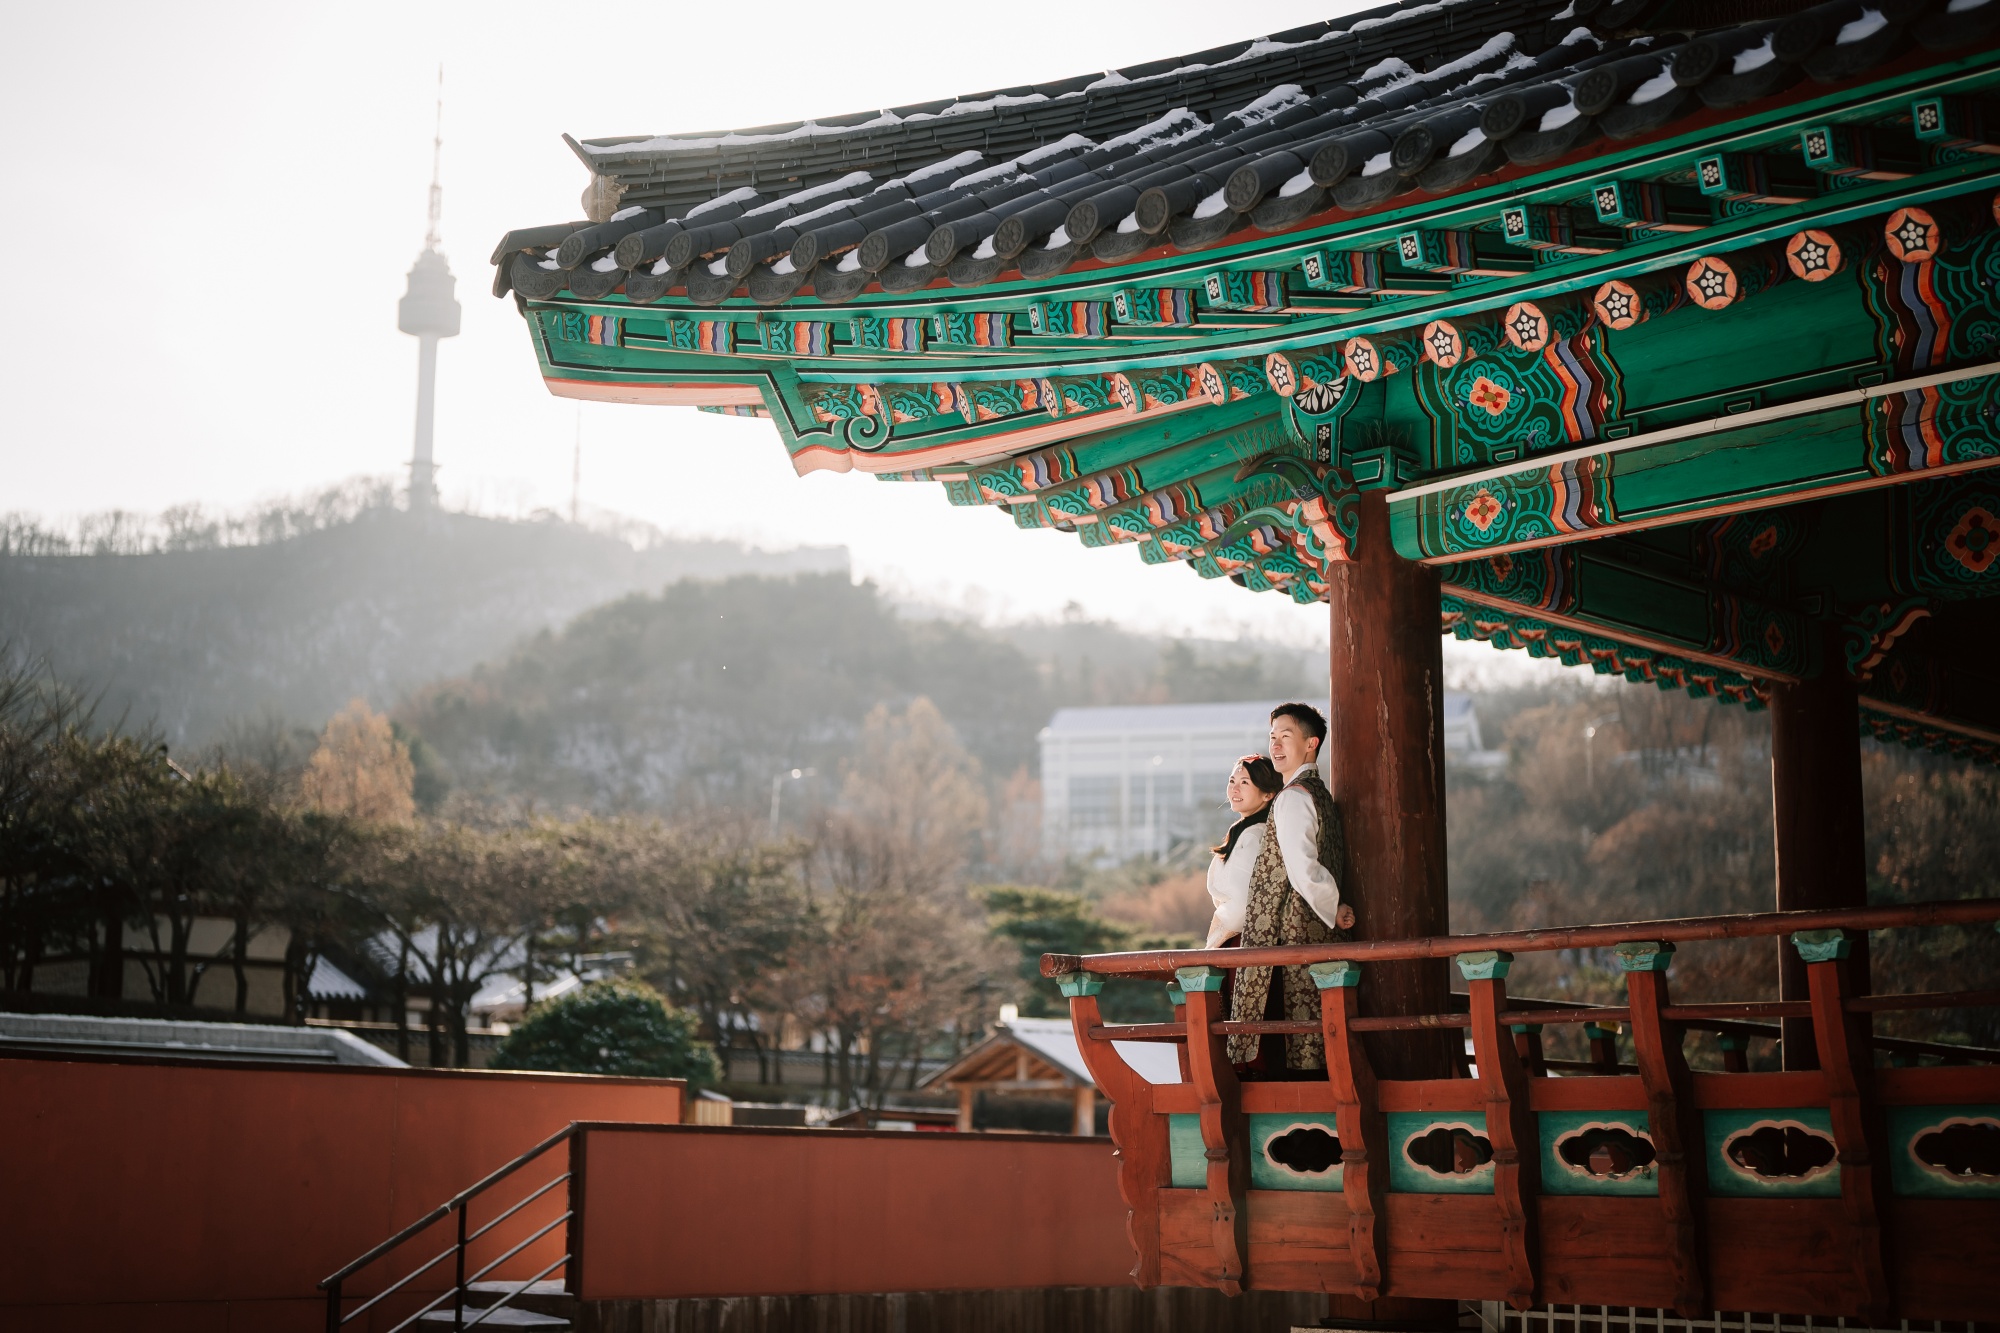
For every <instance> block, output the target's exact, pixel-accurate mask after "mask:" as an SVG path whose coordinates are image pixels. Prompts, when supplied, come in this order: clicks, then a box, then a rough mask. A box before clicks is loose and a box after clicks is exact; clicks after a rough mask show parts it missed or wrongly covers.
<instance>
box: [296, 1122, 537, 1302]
mask: <svg viewBox="0 0 2000 1333" xmlns="http://www.w3.org/2000/svg"><path fill="white" fill-rule="evenodd" d="M575 1134H576V1126H575V1125H574V1124H570V1125H566V1126H564V1127H563V1128H562V1129H560V1130H558V1131H556V1132H555V1133H554V1134H551V1135H550V1136H549V1137H548V1138H546V1139H543V1140H542V1141H541V1142H540V1143H538V1144H536V1145H535V1146H534V1147H532V1148H530V1149H528V1151H526V1152H524V1153H522V1154H521V1155H520V1156H519V1157H516V1158H515V1159H514V1160H513V1161H511V1162H509V1163H507V1164H506V1165H505V1166H503V1167H501V1168H500V1169H499V1170H497V1171H494V1172H493V1173H491V1174H490V1175H488V1176H486V1177H484V1178H482V1179H481V1180H479V1181H478V1182H477V1183H475V1184H473V1185H471V1186H470V1187H468V1188H467V1189H465V1190H462V1191H460V1192H459V1193H458V1194H455V1195H453V1196H452V1197H451V1198H450V1199H448V1200H446V1201H445V1202H444V1203H441V1204H439V1205H438V1206H437V1207H436V1208H433V1209H431V1211H430V1212H428V1213H425V1214H424V1215H423V1216H422V1217H420V1218H418V1219H417V1220H416V1221H414V1222H412V1223H410V1225H408V1226H406V1227H404V1228H403V1229H402V1230H401V1231H398V1232H397V1233H396V1234H395V1235H393V1236H391V1237H389V1239H387V1240H385V1241H383V1242H382V1243H381V1244H380V1245H377V1246H376V1247H375V1248H374V1249H372V1250H369V1251H368V1252H367V1253H366V1254H364V1255H362V1256H361V1257H360V1258H358V1259H356V1260H354V1261H353V1262H352V1263H349V1264H348V1265H346V1266H345V1267H343V1268H341V1269H340V1270H339V1271H337V1272H335V1273H333V1274H332V1275H331V1276H329V1277H326V1278H324V1279H322V1280H321V1281H320V1284H319V1285H320V1288H321V1289H322V1290H324V1291H325V1292H326V1333H340V1330H341V1329H342V1328H343V1327H345V1326H346V1325H347V1324H348V1323H349V1322H350V1321H352V1320H355V1319H358V1318H360V1317H361V1316H362V1315H364V1314H366V1313H368V1311H370V1310H372V1309H374V1308H375V1307H376V1306H377V1305H380V1304H381V1303H382V1302H383V1301H385V1300H387V1299H388V1298H389V1297H391V1296H393V1295H395V1294H396V1293H397V1292H399V1291H401V1290H403V1289H404V1288H405V1287H407V1286H409V1284H410V1283H412V1282H414V1281H416V1280H417V1279H418V1278H419V1277H421V1276H423V1275H424V1274H425V1273H428V1272H430V1271H431V1270H432V1269H434V1268H436V1267H437V1266H438V1265H439V1264H441V1263H443V1262H444V1261H445V1260H446V1259H452V1260H454V1261H455V1266H454V1269H453V1274H452V1283H451V1286H449V1287H447V1288H446V1289H445V1290H443V1291H441V1292H439V1293H438V1294H437V1295H436V1296H434V1297H432V1298H431V1299H430V1300H429V1301H428V1302H426V1303H425V1304H424V1305H423V1306H422V1307H421V1308H419V1309H418V1310H416V1311H415V1312H414V1313H413V1314H411V1315H409V1316H408V1317H407V1318H405V1319H403V1320H402V1321H401V1322H399V1323H397V1324H396V1325H394V1326H393V1327H392V1328H391V1329H389V1330H388V1333H401V1330H403V1329H407V1328H409V1327H411V1326H412V1325H414V1324H416V1323H417V1321H419V1320H420V1319H422V1318H423V1317H424V1316H425V1315H427V1314H429V1313H431V1312H432V1311H433V1310H436V1309H437V1308H438V1307H439V1306H440V1305H442V1304H444V1303H445V1302H446V1301H451V1302H452V1325H451V1326H452V1327H453V1328H454V1329H468V1328H475V1327H477V1326H478V1325H479V1324H481V1323H483V1322H485V1320H486V1319H487V1317H488V1316H490V1315H492V1314H493V1312H494V1311H496V1310H498V1309H500V1308H501V1307H503V1306H505V1305H507V1304H508V1303H509V1302H511V1301H512V1300H514V1298H515V1297H517V1296H520V1295H521V1294H522V1293H523V1292H526V1291H527V1290H528V1289H529V1288H530V1287H532V1286H534V1284H535V1283H537V1282H540V1281H542V1280H543V1279H544V1278H546V1277H548V1276H549V1274H551V1273H553V1272H555V1271H556V1269H558V1268H561V1267H562V1266H563V1265H564V1264H567V1263H568V1262H569V1261H570V1255H571V1251H572V1248H573V1247H571V1246H570V1245H568V1244H565V1245H564V1246H563V1255H562V1257H561V1258H559V1259H557V1260H556V1261H555V1262H553V1263H551V1264H549V1265H547V1266H546V1267H544V1268H543V1269H542V1270H541V1271H540V1272H539V1273H536V1274H535V1275H534V1276H533V1277H531V1278H528V1279H527V1280H525V1281H523V1282H519V1283H517V1284H516V1285H515V1286H514V1287H513V1288H512V1289H511V1290H509V1291H507V1292H505V1293H503V1294H502V1295H501V1297H500V1299H499V1300H497V1301H494V1302H493V1303H492V1304H491V1305H489V1306H487V1307H486V1308H484V1309H481V1310H473V1311H470V1312H469V1313H470V1315H471V1318H467V1314H468V1311H467V1310H466V1308H465V1298H466V1295H467V1293H468V1292H470V1291H471V1290H472V1287H473V1284H474V1283H477V1282H479V1281H481V1280H483V1279H484V1278H485V1277H486V1275H487V1274H489V1273H491V1272H493V1271H494V1270H495V1269H497V1268H499V1267H500V1265H502V1264H504V1263H506V1262H507V1261H508V1260H509V1259H512V1258H514V1257H515V1256H516V1255H518V1254H520V1253H521V1252H522V1251H523V1250H525V1249H527V1248H528V1247H529V1246H530V1245H533V1244H534V1243H535V1242H536V1241H538V1240H540V1239H542V1237H544V1236H546V1235H548V1234H549V1233H550V1232H552V1231H554V1230H555V1229H556V1228H557V1227H559V1226H562V1227H566V1226H567V1225H568V1223H569V1221H570V1219H571V1218H572V1217H573V1216H575V1207H574V1202H575V1195H574V1192H572V1193H571V1194H570V1195H569V1196H568V1198H566V1199H565V1205H566V1206H565V1207H564V1208H563V1211H562V1212H561V1214H559V1215H558V1216H557V1217H555V1218H554V1219H553V1220H551V1221H549V1222H547V1223H545V1224H544V1225H542V1226H541V1227H538V1228H537V1229H536V1230H535V1231H534V1232H533V1233H531V1234H530V1235H529V1236H528V1237H527V1238H526V1239H524V1240H521V1241H518V1242H516V1243H515V1244H514V1245H513V1246H511V1247H510V1248H509V1249H508V1250H507V1251H506V1252H505V1253H503V1254H501V1255H500V1256H499V1257H498V1258H497V1259H493V1260H491V1261H490V1262H488V1263H486V1264H484V1265H482V1266H481V1267H479V1268H478V1269H477V1270H475V1271H473V1272H471V1273H467V1272H466V1266H467V1262H468V1255H469V1254H470V1252H471V1248H472V1246H473V1244H474V1243H475V1242H477V1241H478V1240H480V1239H481V1238H482V1237H484V1236H485V1235H486V1234H487V1233H489V1232H491V1231H492V1230H493V1229H494V1228H495V1227H497V1226H499V1225H500V1224H501V1223H502V1222H505V1221H507V1220H508V1219H509V1218H511V1217H513V1216H514V1215H515V1214H517V1213H519V1212H520V1211H521V1210H522V1209H523V1208H526V1207H528V1206H529V1205H530V1204H532V1203H534V1202H535V1201H536V1200H538V1199H540V1198H542V1197H543V1196H544V1195H546V1194H548V1193H549V1192H550V1191H551V1190H553V1189H555V1188H556V1187H557V1186H560V1185H567V1184H569V1183H570V1178H571V1171H570V1168H569V1164H568V1162H567V1161H565V1162H564V1163H563V1169H562V1171H560V1172H559V1173H557V1174H556V1175H555V1176H553V1177H552V1178H550V1179H549V1180H547V1181H545V1182H543V1183H542V1184H540V1185H538V1186H536V1187H534V1188H533V1189H531V1190H529V1192H528V1193H526V1194H525V1195H523V1196H521V1197H520V1198H519V1199H516V1200H515V1201H514V1202H513V1204H511V1205H510V1206H508V1207H507V1208H506V1209H505V1210H504V1211H502V1212H501V1213H500V1214H499V1215H498V1216H496V1217H494V1218H492V1219H491V1220H490V1221H487V1222H485V1223H483V1224H481V1225H480V1226H479V1227H478V1228H477V1229H474V1228H473V1227H472V1225H471V1220H470V1215H471V1207H472V1201H473V1200H474V1199H476V1198H478V1197H479V1196H480V1195H482V1194H484V1193H486V1191H488V1190H490V1189H492V1188H493V1187H494V1186H496V1185H498V1184H499V1183H500V1182H501V1181H503V1180H506V1179H507V1178H508V1177H510V1176H512V1175H514V1174H515V1173H516V1172H518V1171H520V1170H522V1169H523V1168H525V1167H527V1166H529V1165H530V1164H531V1163H533V1162H535V1161H537V1160H539V1159H540V1158H541V1157H542V1156H543V1155H544V1154H546V1153H548V1152H550V1151H552V1150H553V1149H554V1148H555V1147H556V1146H557V1145H559V1144H564V1143H567V1142H568V1141H569V1140H570V1139H571V1138H572V1137H574V1136H575ZM450 1217H455V1218H456V1219H457V1227H456V1231H455V1234H454V1236H453V1239H452V1241H451V1243H450V1244H449V1245H447V1246H446V1247H445V1248H444V1249H442V1250H439V1251H438V1252H437V1253H436V1254H433V1255H432V1256H431V1257H430V1258H429V1259H426V1260H425V1261H424V1262H423V1263H421V1264H419V1265H418V1266H417V1267H415V1268H413V1269H411V1270H410V1271H409V1272H408V1273H405V1274H404V1275H403V1276H402V1277H400V1278H397V1279H396V1280H395V1281H394V1282H392V1283H390V1284H389V1285H388V1286H386V1287H384V1288H383V1289H382V1290H381V1291H378V1292H376V1293H375V1294H374V1295H373V1296H370V1297H369V1298H368V1299H367V1300H365V1301H363V1302H362V1303H361V1304H360V1305H357V1306H356V1307H355V1308H354V1309H352V1310H348V1311H346V1312H344V1313H343V1312H342V1310H341V1302H342V1288H343V1286H344V1285H345V1284H346V1282H347V1280H348V1279H349V1278H351V1277H352V1276H353V1275H354V1274H356V1273H358V1272H360V1271H361V1270H362V1269H363V1268H366V1267H368V1266H369V1265H370V1264H372V1263H374V1262H375V1261H377V1260H378V1259H382V1258H384V1257H385V1256H387V1255H389V1254H391V1253H394V1252H395V1251H397V1250H399V1249H401V1248H402V1247H403V1246H404V1245H406V1244H408V1243H410V1242H412V1241H415V1240H416V1239H417V1238H418V1237H420V1236H422V1235H424V1234H425V1233H427V1232H429V1231H430V1229H431V1228H432V1227H434V1226H436V1225H437V1224H438V1223H440V1222H442V1221H444V1220H445V1219H446V1218H450ZM568 1234H569V1233H568V1232H565V1239H567V1236H568Z"/></svg>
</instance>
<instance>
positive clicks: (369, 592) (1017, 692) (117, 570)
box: [0, 491, 1324, 810]
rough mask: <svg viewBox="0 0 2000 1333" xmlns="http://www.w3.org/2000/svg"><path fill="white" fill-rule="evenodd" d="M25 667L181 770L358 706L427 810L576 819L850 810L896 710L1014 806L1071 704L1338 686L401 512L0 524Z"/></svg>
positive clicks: (836, 569)
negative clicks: (149, 735) (1007, 789)
mask: <svg viewBox="0 0 2000 1333" xmlns="http://www.w3.org/2000/svg"><path fill="white" fill-rule="evenodd" d="M332 494H333V493H331V492H329V493H328V495H329V496H331V495H332ZM0 646H4V649H5V650H6V651H8V652H11V653H13V654H14V655H16V656H18V657H23V658H33V659H42V660H45V661H46V662H47V663H48V665H49V666H50V667H51V668H52V669H53V671H54V672H55V674H57V675H58V676H59V677H60V678H62V679H64V680H65V681H67V682H68V683H70V684H71V685H73V686H75V687H77V688H79V689H81V690H83V691H85V692H86V693H89V694H93V695H96V696H97V697H98V699H99V705H98V714H99V717H100V719H101V720H103V721H105V722H113V721H120V720H122V722H123V725H125V726H126V727H127V728H146V727H152V728H156V729H157V730H158V731H159V733H160V734H161V735H162V736H163V738H164V739H166V740H167V742H168V743H169V744H170V745H171V746H173V748H174V749H175V750H177V751H180V752H183V753H186V752H189V751H200V750H201V749H203V748H204V747H206V746H208V745H211V744H214V743H216V742H218V741H222V740H224V739H227V738H229V737H231V736H232V735H236V736H239V737H240V736H242V735H243V734H244V732H245V729H246V725H247V726H248V728H249V729H250V730H254V731H261V732H263V733H269V732H270V731H271V729H272V727H273V726H278V727H281V728H304V729H308V730H311V731H317V730H318V728H319V727H320V726H321V725H322V723H324V721H325V720H326V718H327V717H328V716H329V715H330V714H332V713H333V712H334V711H336V710H337V709H339V708H341V707H342V706H343V705H345V704H346V703H347V701H348V700H349V699H352V698H355V697H360V698H363V699H366V700H367V701H368V702H369V703H370V704H372V705H373V706H374V707H376V708H377V709H380V710H383V711H388V712H391V713H392V714H393V715H394V716H395V717H396V719H397V720H398V722H399V723H400V724H401V725H402V726H403V727H404V728H405V729H406V730H407V732H408V733H409V734H410V735H411V736H412V737H413V738H414V739H418V740H421V741H422V742H423V746H422V747H421V748H422V751H423V757H424V759H425V761H426V762H427V763H428V764H430V765H431V766H432V769H433V771H432V772H431V773H430V775H429V776H430V778H431V779H432V781H430V782H429V783H428V785H427V790H430V791H434V792H444V791H452V792H457V793H461V794H463V795H467V796H472V797H475V798H485V799H492V800H500V801H506V802H510V803H517V804H518V803H526V804H531V805H535V806H539V807H542V808H551V807H553V808H558V809H561V808H569V807H580V808H586V809H596V810H627V809H651V810H664V809H669V808H673V807H675V806H679V805H684V804H694V805H713V804H717V803H720V804H729V805H742V806H748V807H751V808H761V807H763V806H764V805H765V804H766V803H768V801H769V799H770V797H769V784H770V781H771V779H772V776H773V775H774V774H778V773H789V771H790V770H791V769H793V768H799V769H801V770H804V769H809V768H810V769H815V770H817V774H816V781H817V782H818V783H819V785H818V786H815V785H814V780H803V779H802V781H803V782H804V783H805V785H804V786H796V785H795V787H794V789H793V790H794V798H793V799H796V800H797V801H799V802H800V803H801V804H810V803H811V802H813V801H814V800H818V799H831V798H832V797H833V796H834V795H835V793H836V790H837V788H835V787H834V786H831V785H827V784H830V783H833V782H835V781H837V776H838V772H839V770H840V767H841V764H842V762H843V760H844V759H845V757H846V756H847V755H848V753H849V750H850V747H851V745H852V742H853V739H854V738H855V737H856V736H857V735H858V734H859V731H860V728H861V724H862V722H863V720H864V719H865V718H866V716H867V714H868V712H869V710H870V709H872V708H874V707H875V706H876V705H878V704H882V705H888V706H890V707H892V708H900V707H902V706H904V705H906V704H907V703H908V702H909V701H910V700H912V699H914V698H916V697H918V696H924V697H928V698H930V699H931V700H932V701H933V702H934V703H936V704H937V706H938V707H939V709H940V710H941V711H942V712H943V714H944V715H945V717H946V718H947V719H948V720H949V721H950V722H951V723H952V725H953V728H954V730H955V731H956V732H957V733H958V735H959V737H960V739H961V742H962V743H963V744H964V745H965V746H966V748H967V749H968V750H969V751H970V752H971V753H972V754H973V755H974V757H976V758H977V759H978V760H979V761H980V764H981V766H982V767H983V769H984V770H985V772H986V774H987V777H988V780H989V782H990V783H991V784H993V786H994V790H995V792H996V794H998V790H999V788H1000V787H1001V786H1002V785H1004V784H1005V783H1006V782H1007V781H1008V780H1009V779H1010V778H1012V777H1014V776H1015V775H1016V774H1020V773H1022V772H1024V771H1025V772H1026V773H1028V774H1032V773H1033V772H1034V770H1035V767H1036V764H1035V759H1036V737H1037V734H1038V733H1039V731H1040V730H1041V728H1042V727H1043V726H1044V725H1045V724H1046V723H1047V721H1048V718H1049V715H1050V713H1051V712H1052V711H1053V710H1054V709H1055V708H1058V707H1061V706H1064V705H1067V704H1084V703H1098V704H1105V703H1165V702H1183V701H1196V700H1212V699H1229V698H1257V697H1263V696H1268V695H1274V694H1291V693H1310V692H1312V691H1314V690H1315V689H1322V690H1323V688H1324V685H1323V683H1319V684H1316V683H1315V680H1314V673H1315V671H1316V670H1317V671H1320V672H1323V671H1324V667H1323V665H1322V663H1323V658H1322V657H1321V656H1320V655H1319V654H1317V653H1313V652H1309V651H1305V650H1297V649H1290V648H1281V647H1276V646H1271V645H1258V644H1235V643H1224V642H1208V641H1183V640H1171V641H1170V640H1166V639H1163V638H1159V637H1155V636H1151V635H1146V634H1140V633H1134V632H1131V631H1128V630H1125V629H1123V628H1120V627H1118V626H1115V625H1111V624H1107V623H1103V622H1097V621H1090V620H1085V619H1082V618H1080V617H1074V616H1073V617H1070V618H1067V619H1064V620H1060V621H1055V622H1044V623H1031V624H1021V625H1012V626H1000V627H993V628H989V627H982V626H980V625H977V624H974V623H971V622H969V621H967V620H965V619H962V618H958V617H955V616H954V615H953V614H952V613H951V612H950V611H949V610H948V609H946V608H940V607H936V606H906V605H899V604H897V603H896V602H895V601H893V600H892V599H890V598H889V597H888V596H886V595H885V594H884V593H883V592H882V591H881V590H880V589H878V588H876V587H875V586H874V585H872V584H868V583H863V584H858V585H857V584H855V583H853V582H852V580H851V577H850V575H849V573H848V562H847V554H846V551H845V550H844V549H843V548H838V547H827V548H801V549H798V550H792V551H782V552H770V551H761V550H757V549H754V548H748V547H744V546H741V545H737V544H735V543H730V542H720V541H693V540H678V539H673V538H668V537H666V536H665V535H664V534H660V533H657V532H652V531H646V532H638V531H631V532H626V531H620V530H618V529H616V528H615V527H612V528H610V530H603V529H592V528H587V527H583V526H579V525H576V524H572V523H567V522H563V521H561V520H560V519H557V518H555V517H553V516H545V517H542V518H537V519H530V520H503V519H492V518H481V517H475V516H472V515H468V514H458V513H438V512H433V513H428V514H411V513H409V512H407V511H404V510H401V509H398V508H395V507H394V506H393V504H391V503H389V502H388V496H387V493H386V492H380V493H377V492H373V491H370V492H368V493H366V494H363V495H361V496H360V497H359V498H358V499H356V498H354V497H349V498H348V499H347V500H342V499H340V498H339V497H334V498H333V499H332V500H329V499H327V497H320V498H319V499H317V500H316V501H314V502H312V503H311V504H308V505H306V506H305V507H303V508H297V507H295V508H292V509H284V508H278V507H274V508H269V509H267V510H265V511H262V512H260V513H258V514H253V515H251V516H249V517H247V518H238V519H233V520H223V521H218V520H213V519H208V518H204V517H203V516H202V515H201V514H200V511H198V510H195V509H193V508H191V507H190V508H185V509H182V510H178V511H169V512H168V513H167V514H166V515H163V516H161V518H160V519H158V520H154V521H152V526H151V527H150V528H149V529H146V530H144V531H141V530H140V528H139V527H135V526H134V525H133V523H132V521H131V520H130V518H129V516H118V515H110V516H100V517H99V518H98V519H95V520H90V521H87V522H86V523H85V524H84V525H83V526H82V528H81V529H80V530H79V532H78V533H77V534H75V535H64V534H60V533H53V532H51V531H49V530H47V529H44V528H40V527H37V526H35V525H34V524H33V523H32V522H29V521H27V520H23V519H20V518H18V517H16V518H14V519H11V520H0Z"/></svg>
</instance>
